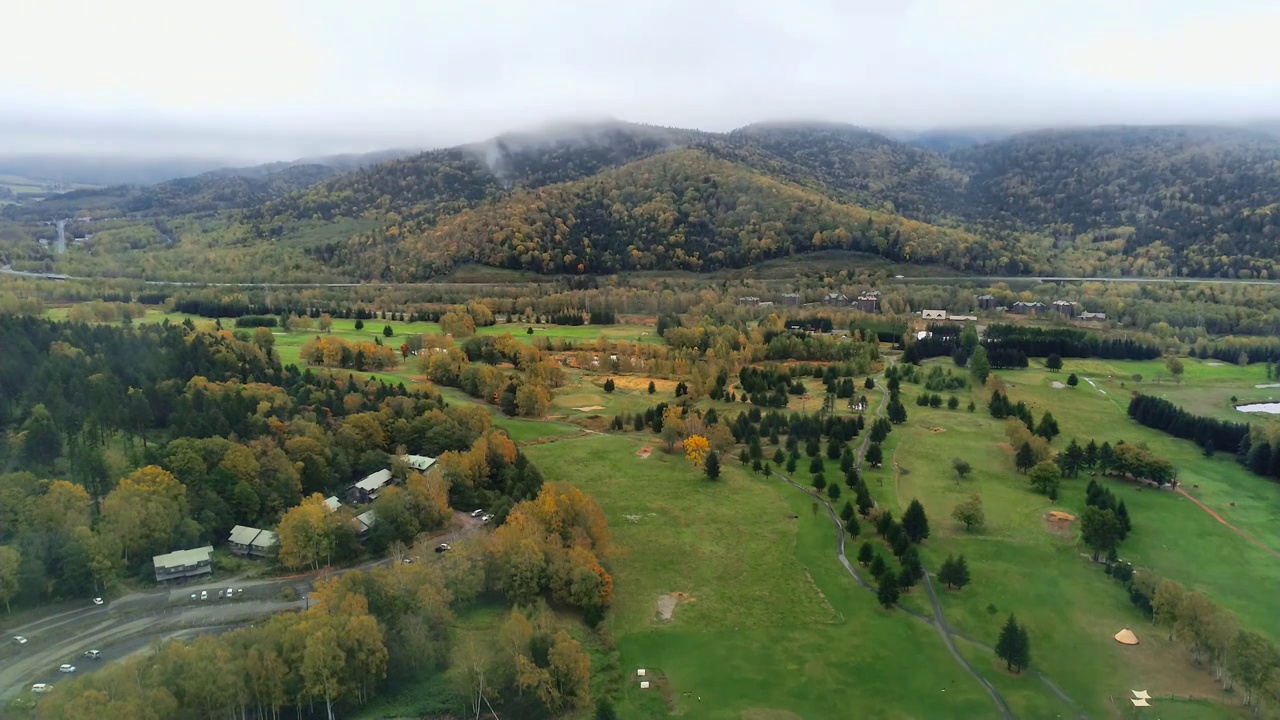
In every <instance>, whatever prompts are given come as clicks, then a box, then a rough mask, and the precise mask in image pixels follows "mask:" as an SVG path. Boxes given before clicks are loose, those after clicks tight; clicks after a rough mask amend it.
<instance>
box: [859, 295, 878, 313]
mask: <svg viewBox="0 0 1280 720" xmlns="http://www.w3.org/2000/svg"><path fill="white" fill-rule="evenodd" d="M857 305H858V309H859V310H861V311H862V312H864V313H869V314H874V313H878V312H880V293H878V292H876V291H875V290H869V291H867V292H864V293H862V294H861V295H859V296H858V300H857Z"/></svg>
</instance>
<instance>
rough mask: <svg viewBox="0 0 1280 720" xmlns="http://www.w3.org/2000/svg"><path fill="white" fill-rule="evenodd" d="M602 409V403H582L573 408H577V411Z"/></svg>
mask: <svg viewBox="0 0 1280 720" xmlns="http://www.w3.org/2000/svg"><path fill="white" fill-rule="evenodd" d="M603 409H604V406H603V405H584V406H583V407H576V408H574V410H577V411H578V412H595V411H597V410H603Z"/></svg>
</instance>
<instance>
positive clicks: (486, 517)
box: [480, 515, 493, 523]
mask: <svg viewBox="0 0 1280 720" xmlns="http://www.w3.org/2000/svg"><path fill="white" fill-rule="evenodd" d="M492 519H493V516H492V515H482V516H481V517H480V522H482V523H487V522H489V521H490V520H492Z"/></svg>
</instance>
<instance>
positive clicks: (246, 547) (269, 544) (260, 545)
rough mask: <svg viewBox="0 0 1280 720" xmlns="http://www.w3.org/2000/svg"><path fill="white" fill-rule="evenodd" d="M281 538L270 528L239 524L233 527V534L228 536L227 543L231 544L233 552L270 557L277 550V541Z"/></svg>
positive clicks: (240, 554)
mask: <svg viewBox="0 0 1280 720" xmlns="http://www.w3.org/2000/svg"><path fill="white" fill-rule="evenodd" d="M278 542H279V539H278V538H277V537H276V534H275V533H274V532H272V531H270V530H259V529H258V528H255V527H245V526H244V525H237V526H235V527H233V528H231V536H230V537H229V538H227V544H228V545H230V546H231V552H232V554H234V555H239V556H241V557H243V556H245V555H253V556H254V557H269V556H270V555H271V553H273V552H275V547H276V543H278Z"/></svg>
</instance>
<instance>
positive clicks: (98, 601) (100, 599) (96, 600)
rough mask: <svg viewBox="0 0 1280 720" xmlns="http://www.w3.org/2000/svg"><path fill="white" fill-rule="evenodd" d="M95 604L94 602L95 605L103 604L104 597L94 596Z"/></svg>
mask: <svg viewBox="0 0 1280 720" xmlns="http://www.w3.org/2000/svg"><path fill="white" fill-rule="evenodd" d="M93 604H94V605H101V604H102V598H94V599H93Z"/></svg>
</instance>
